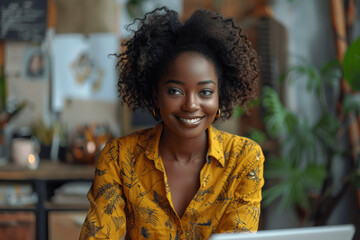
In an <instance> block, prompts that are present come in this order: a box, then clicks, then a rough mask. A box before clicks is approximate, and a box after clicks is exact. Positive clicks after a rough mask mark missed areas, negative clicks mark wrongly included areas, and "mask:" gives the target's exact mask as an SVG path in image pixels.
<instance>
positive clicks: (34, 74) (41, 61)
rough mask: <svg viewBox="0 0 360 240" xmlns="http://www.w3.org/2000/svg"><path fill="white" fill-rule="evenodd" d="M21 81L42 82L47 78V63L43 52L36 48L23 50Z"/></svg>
mask: <svg viewBox="0 0 360 240" xmlns="http://www.w3.org/2000/svg"><path fill="white" fill-rule="evenodd" d="M22 72H23V79H25V80H43V79H46V78H48V76H49V61H48V57H47V55H46V53H45V52H43V51H42V50H41V49H40V48H37V47H28V48H25V50H24V61H23V71H22Z"/></svg>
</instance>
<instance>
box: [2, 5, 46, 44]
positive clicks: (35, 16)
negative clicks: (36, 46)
mask: <svg viewBox="0 0 360 240" xmlns="http://www.w3.org/2000/svg"><path fill="white" fill-rule="evenodd" d="M46 14H47V0H1V1H0V39H9V40H23V41H32V42H41V41H42V40H43V39H44V37H45V31H46Z"/></svg>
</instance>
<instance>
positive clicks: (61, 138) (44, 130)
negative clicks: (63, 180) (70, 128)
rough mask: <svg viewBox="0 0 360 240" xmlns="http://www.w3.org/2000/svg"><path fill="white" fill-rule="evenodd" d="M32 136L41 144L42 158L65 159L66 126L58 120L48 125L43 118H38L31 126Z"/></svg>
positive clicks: (40, 152)
mask: <svg viewBox="0 0 360 240" xmlns="http://www.w3.org/2000/svg"><path fill="white" fill-rule="evenodd" d="M31 132H32V136H33V137H34V138H35V139H36V140H37V141H38V144H39V157H40V159H51V160H55V161H56V160H58V159H59V158H60V159H61V160H64V159H65V152H66V133H65V128H63V127H62V126H61V124H60V123H59V122H58V121H54V122H53V123H52V124H50V125H46V124H45V123H44V121H43V120H41V119H40V120H38V121H37V122H36V123H34V124H33V125H32V126H31Z"/></svg>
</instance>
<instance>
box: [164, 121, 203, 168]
mask: <svg viewBox="0 0 360 240" xmlns="http://www.w3.org/2000/svg"><path fill="white" fill-rule="evenodd" d="M207 151H208V136H207V131H205V132H204V133H203V134H201V135H200V136H198V137H195V138H181V137H179V136H177V135H175V134H173V133H172V132H171V130H170V129H168V128H166V126H164V130H163V132H162V135H161V138H160V143H159V153H160V156H161V157H162V159H163V160H166V161H177V162H179V163H192V162H194V161H196V162H197V161H205V157H206V154H207Z"/></svg>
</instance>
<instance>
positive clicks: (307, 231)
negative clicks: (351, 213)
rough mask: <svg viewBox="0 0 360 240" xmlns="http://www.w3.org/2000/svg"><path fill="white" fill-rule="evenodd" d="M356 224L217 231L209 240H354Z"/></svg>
mask: <svg viewBox="0 0 360 240" xmlns="http://www.w3.org/2000/svg"><path fill="white" fill-rule="evenodd" d="M354 233H355V227H354V225H351V224H349V225H335V226H324V227H306V228H292V229H282V230H264V231H258V232H257V233H251V234H246V233H217V234H213V235H212V236H211V237H210V238H209V240H243V239H248V240H253V239H254V240H352V239H353V236H354Z"/></svg>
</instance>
